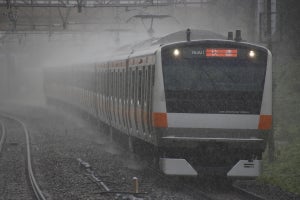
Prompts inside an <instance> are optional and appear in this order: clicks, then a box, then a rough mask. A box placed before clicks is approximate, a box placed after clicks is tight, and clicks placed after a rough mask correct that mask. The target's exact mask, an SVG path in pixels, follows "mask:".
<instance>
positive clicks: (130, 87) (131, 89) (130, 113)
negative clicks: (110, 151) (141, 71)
mask: <svg viewBox="0 0 300 200" xmlns="http://www.w3.org/2000/svg"><path fill="white" fill-rule="evenodd" d="M128 78H129V85H128V124H129V126H128V127H129V132H130V133H132V132H133V123H134V114H133V101H134V86H133V79H134V77H133V70H132V68H128Z"/></svg>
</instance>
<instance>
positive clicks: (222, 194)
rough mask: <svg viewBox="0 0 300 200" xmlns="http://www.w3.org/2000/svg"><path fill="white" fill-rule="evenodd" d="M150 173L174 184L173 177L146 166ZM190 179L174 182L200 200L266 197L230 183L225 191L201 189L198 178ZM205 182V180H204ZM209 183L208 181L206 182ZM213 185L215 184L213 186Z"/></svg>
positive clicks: (258, 199) (257, 199)
mask: <svg viewBox="0 0 300 200" xmlns="http://www.w3.org/2000/svg"><path fill="white" fill-rule="evenodd" d="M148 169H149V170H150V171H152V173H154V174H156V175H157V176H159V177H161V178H162V179H163V180H166V181H167V182H169V183H170V184H174V179H173V178H172V177H168V176H165V175H164V174H162V172H160V171H159V170H156V169H154V168H151V167H148ZM190 180H191V179H188V180H184V179H181V181H175V182H176V184H182V187H183V188H184V190H186V191H188V192H190V193H191V194H193V195H192V196H193V197H194V198H195V199H201V200H267V198H264V197H262V196H260V195H257V194H255V193H252V192H250V191H247V190H245V189H243V188H241V187H239V186H238V185H237V184H235V183H232V185H231V186H225V187H228V189H226V191H218V188H215V189H212V190H211V189H210V190H208V189H203V188H202V186H199V185H203V183H201V184H199V182H201V181H200V180H197V179H194V181H190ZM204 182H205V181H204ZM226 183H228V182H227V181H224V184H226ZM206 184H210V183H206ZM213 187H215V186H213Z"/></svg>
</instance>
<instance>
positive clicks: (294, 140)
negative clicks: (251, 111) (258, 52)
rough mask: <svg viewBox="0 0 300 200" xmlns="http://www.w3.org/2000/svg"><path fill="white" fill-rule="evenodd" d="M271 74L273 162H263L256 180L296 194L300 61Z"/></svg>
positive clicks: (299, 177) (299, 161)
mask: <svg viewBox="0 0 300 200" xmlns="http://www.w3.org/2000/svg"><path fill="white" fill-rule="evenodd" d="M273 71H274V73H273V74H274V75H273V76H274V78H273V79H274V85H275V87H274V98H273V99H274V105H273V108H274V109H273V112H274V135H275V144H276V160H275V161H274V162H273V163H268V162H267V161H265V162H264V172H263V175H262V176H261V177H260V179H259V180H260V181H263V182H265V183H269V184H272V185H276V186H279V187H280V188H282V189H284V190H286V191H289V192H292V193H296V194H300V60H296V61H291V62H290V63H288V64H283V65H280V66H275V67H274V70H273Z"/></svg>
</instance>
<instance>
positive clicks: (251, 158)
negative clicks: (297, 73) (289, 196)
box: [45, 39, 272, 177]
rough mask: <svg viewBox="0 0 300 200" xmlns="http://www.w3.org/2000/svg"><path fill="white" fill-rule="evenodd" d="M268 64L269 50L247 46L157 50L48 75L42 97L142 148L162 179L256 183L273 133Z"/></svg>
mask: <svg viewBox="0 0 300 200" xmlns="http://www.w3.org/2000/svg"><path fill="white" fill-rule="evenodd" d="M175 51H178V52H176V53H175ZM271 60H272V57H271V53H270V51H269V50H267V49H266V48H264V47H260V46H257V45H253V44H249V43H244V42H235V41H229V40H223V39H210V40H209V39H204V40H197V41H190V42H187V41H181V42H173V43H167V44H159V43H157V44H154V45H149V46H148V47H147V48H145V47H143V48H137V49H133V50H130V51H129V52H128V53H125V54H123V55H120V56H112V57H111V58H110V60H106V61H105V62H102V63H96V64H92V65H87V66H85V65H84V66H75V67H69V68H64V69H48V70H46V71H45V93H46V96H47V98H48V99H52V100H55V101H60V102H64V103H67V104H71V105H73V107H76V108H80V109H81V110H83V111H85V112H87V113H89V114H90V115H91V116H94V118H96V119H97V120H99V122H102V123H104V124H106V125H107V126H109V127H112V128H113V130H114V132H118V134H120V135H123V136H126V137H127V138H130V141H131V142H132V141H133V140H134V141H139V142H144V143H145V144H146V145H145V146H144V149H143V150H144V151H147V149H146V150H145V148H146V147H150V148H149V151H153V152H154V153H153V155H154V156H157V157H158V158H159V161H160V167H161V169H162V170H163V171H164V172H165V173H166V174H169V175H197V174H198V175H201V174H203V171H204V173H206V172H208V170H207V169H212V171H213V173H215V174H217V173H216V171H221V172H223V173H226V174H227V175H228V176H239V177H240V176H246V177H253V176H258V175H259V173H260V160H261V154H262V152H263V151H264V149H265V145H266V138H267V136H268V132H269V131H270V130H271V128H272V62H271ZM148 145H149V146H148ZM216 169H217V170H216Z"/></svg>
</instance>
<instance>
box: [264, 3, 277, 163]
mask: <svg viewBox="0 0 300 200" xmlns="http://www.w3.org/2000/svg"><path fill="white" fill-rule="evenodd" d="M266 13H267V43H268V48H269V50H270V51H272V0H266ZM272 93H274V91H273V92H272ZM273 99H274V98H273ZM273 122H274V113H273ZM268 150H269V152H268V154H269V162H273V161H274V160H275V141H274V129H272V130H271V131H270V135H269V138H268Z"/></svg>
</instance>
